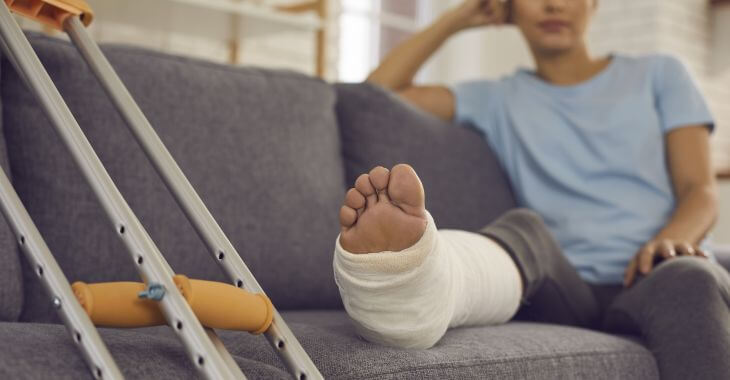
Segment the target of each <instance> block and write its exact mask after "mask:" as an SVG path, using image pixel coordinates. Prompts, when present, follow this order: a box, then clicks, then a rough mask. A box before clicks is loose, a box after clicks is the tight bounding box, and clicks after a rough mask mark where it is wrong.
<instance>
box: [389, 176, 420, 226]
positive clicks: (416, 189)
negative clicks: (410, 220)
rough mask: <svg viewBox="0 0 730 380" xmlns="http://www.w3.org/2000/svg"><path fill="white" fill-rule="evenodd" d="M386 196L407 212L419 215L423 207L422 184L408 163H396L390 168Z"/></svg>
mask: <svg viewBox="0 0 730 380" xmlns="http://www.w3.org/2000/svg"><path fill="white" fill-rule="evenodd" d="M388 196H390V198H391V200H392V203H395V204H397V205H398V207H400V208H401V209H403V210H404V211H406V212H407V213H409V214H413V215H420V214H421V213H422V212H423V210H424V209H425V202H426V196H425V193H424V190H423V184H422V183H421V180H420V179H419V178H418V175H417V174H416V171H415V170H413V168H412V167H411V166H410V165H406V164H398V165H396V166H394V167H393V169H391V171H390V180H389V181H388Z"/></svg>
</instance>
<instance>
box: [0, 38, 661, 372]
mask: <svg viewBox="0 0 730 380" xmlns="http://www.w3.org/2000/svg"><path fill="white" fill-rule="evenodd" d="M29 38H30V39H31V41H32V44H33V46H34V47H35V49H36V51H37V53H38V54H39V56H40V58H41V60H42V61H43V63H44V64H45V66H46V68H47V69H48V71H49V73H50V75H51V77H52V78H53V79H54V81H55V83H56V85H57V87H58V88H59V90H60V91H61V93H62V94H63V95H64V97H65V99H66V101H67V103H68V105H69V107H70V108H71V110H72V111H73V112H74V114H75V115H76V117H77V120H78V121H79V124H80V125H81V126H82V128H83V129H84V131H85V133H86V135H87V137H88V139H89V140H90V142H91V143H92V145H93V146H94V148H95V150H96V152H97V154H98V155H99V156H100V158H101V160H102V161H103V163H104V164H105V166H106V167H107V170H108V171H109V173H110V174H111V176H112V178H113V179H114V180H115V181H116V183H117V185H118V187H119V188H120V190H121V192H122V194H123V195H124V197H125V199H126V200H127V201H128V203H129V204H130V206H131V207H132V209H133V210H134V211H135V212H136V213H137V215H138V216H139V218H140V220H141V221H142V223H143V224H144V226H145V227H146V228H147V230H148V231H149V233H150V235H151V237H152V238H153V240H154V241H155V242H156V243H157V244H158V246H159V248H160V249H161V251H162V252H163V253H164V254H165V256H166V258H167V259H168V261H169V262H170V264H171V266H172V267H173V268H174V269H175V270H176V272H178V273H183V274H186V275H188V276H189V277H192V278H203V279H211V280H217V281H226V279H225V278H224V276H223V274H222V272H221V271H220V269H219V268H218V266H217V265H216V264H215V262H214V261H213V260H212V259H211V258H210V256H209V254H208V253H207V251H206V249H205V247H204V245H203V244H202V243H201V242H200V240H199V238H198V236H197V235H196V234H195V232H194V230H193V229H192V227H191V226H190V224H189V223H188V222H187V220H186V219H185V218H184V216H183V214H182V212H181V211H180V210H179V208H178V207H177V206H176V204H175V202H174V200H173V199H172V197H171V196H170V195H169V194H168V192H167V190H166V189H165V186H164V185H163V183H162V181H161V180H160V179H159V178H158V176H157V174H156V173H155V172H154V170H153V169H152V167H151V165H150V164H149V162H148V161H147V159H146V157H145V156H144V155H143V153H142V151H141V149H140V148H139V146H138V145H137V144H136V142H135V141H134V139H133V138H132V136H131V134H130V132H129V131H128V129H127V127H126V126H125V124H124V123H123V121H122V119H121V117H120V116H119V115H118V114H117V112H116V111H115V109H114V108H113V107H112V105H111V103H110V101H109V100H108V98H107V97H106V96H105V95H104V94H103V92H102V89H101V87H100V86H99V84H98V83H97V81H96V80H95V78H94V77H93V76H92V75H91V73H90V72H89V70H88V69H87V67H86V65H85V63H84V62H83V61H82V59H81V58H80V57H79V55H78V53H77V52H76V50H75V49H74V48H73V47H72V46H71V45H70V44H68V43H67V42H64V41H61V40H57V39H52V38H47V37H43V36H39V35H36V34H29ZM104 50H105V52H106V54H107V56H108V57H109V59H110V61H111V62H112V64H113V65H114V67H115V68H116V69H117V71H118V73H119V74H120V76H121V77H122V79H123V80H124V81H125V83H126V84H127V86H128V88H129V89H130V91H131V92H132V94H133V95H134V97H135V98H136V100H137V101H138V103H139V105H140V107H141V108H142V109H143V111H144V112H145V113H146V115H147V117H148V118H149V119H150V121H151V122H152V125H153V126H155V128H156V130H157V132H158V133H159V135H160V137H161V139H162V140H163V141H164V142H165V143H166V145H167V147H168V148H169V150H170V152H171V153H172V155H173V156H174V157H175V158H176V159H177V161H178V163H179V164H180V166H181V167H182V168H183V171H184V172H185V173H186V174H187V176H188V177H189V179H190V181H191V182H192V184H193V185H194V186H195V188H196V189H197V190H198V192H199V193H200V195H201V197H202V198H203V200H204V201H205V202H206V204H207V205H208V207H209V209H210V210H211V212H212V213H213V215H214V216H215V217H216V219H217V220H218V221H219V223H220V224H221V226H222V228H223V229H224V231H225V232H226V233H227V235H228V237H229V238H230V239H231V241H232V242H233V244H234V246H236V247H237V249H238V251H239V253H240V254H241V255H242V256H243V259H244V261H245V262H246V263H247V264H248V266H249V267H250V268H251V270H252V271H253V273H254V274H255V275H256V277H257V278H258V280H259V282H260V283H261V285H262V286H263V287H264V289H265V290H266V291H267V293H268V295H269V296H270V298H271V299H272V301H273V302H274V304H275V305H277V307H278V308H279V309H280V310H281V311H282V315H283V316H284V319H285V320H286V321H287V322H288V324H289V326H290V327H291V328H292V330H293V331H294V333H295V334H296V335H297V336H298V337H299V339H300V342H301V343H302V345H303V346H304V348H305V349H306V350H307V352H308V353H309V355H310V356H311V357H312V359H313V361H314V362H315V364H316V365H317V366H318V368H319V369H320V371H321V372H322V374H323V375H324V376H325V377H327V378H393V379H396V378H397V379H403V378H459V379H461V378H521V379H578V378H585V379H603V378H622V379H651V378H657V377H658V374H657V367H656V363H655V361H654V358H653V356H652V354H651V353H650V352H649V351H648V350H647V349H646V348H645V347H644V346H643V345H642V342H641V338H640V337H628V336H614V335H609V334H605V333H601V332H596V331H590V330H584V329H580V328H572V327H564V326H553V325H545V324H537V323H527V322H510V323H507V324H505V325H501V326H493V327H478V328H460V329H454V330H451V331H449V332H448V333H447V334H446V335H445V337H444V338H443V339H442V340H441V341H440V342H439V343H438V344H437V345H436V346H435V347H434V348H432V349H429V350H400V349H394V348H388V347H381V346H378V345H374V344H370V343H368V342H365V341H363V340H362V339H360V338H358V337H357V336H356V335H355V334H354V330H353V328H352V326H351V325H350V323H349V320H348V317H347V315H346V313H345V312H344V311H343V309H342V303H341V300H340V298H339V294H338V292H337V287H336V285H335V283H334V280H333V276H332V266H331V265H332V252H333V244H334V239H335V238H336V236H337V234H338V231H339V227H338V211H339V207H340V205H341V202H342V200H343V198H344V194H345V191H346V190H347V188H348V187H349V184H351V183H353V181H354V179H355V177H356V176H357V175H358V174H359V173H361V172H363V171H366V170H368V169H369V168H371V167H372V166H374V165H376V164H380V165H384V166H390V165H393V164H395V163H397V162H408V163H410V164H412V165H413V166H414V167H415V168H416V170H417V171H418V172H419V174H420V175H421V178H422V180H423V182H424V185H425V186H426V196H427V197H426V198H427V207H428V209H429V210H430V211H431V213H432V214H433V216H434V218H435V220H436V222H437V224H438V225H439V227H441V228H461V229H467V230H473V229H476V228H479V227H481V226H483V225H485V224H487V223H489V222H490V221H491V220H493V219H494V218H495V217H497V216H498V215H499V214H500V213H502V212H504V211H505V210H507V209H509V208H511V207H514V206H515V203H514V200H513V198H512V195H511V192H510V189H509V186H508V184H507V182H506V180H505V178H504V176H503V174H502V172H501V171H500V169H499V166H498V164H497V162H496V160H495V159H494V157H493V156H492V155H491V153H490V151H489V149H488V146H487V144H486V142H485V141H484V140H483V138H482V136H480V135H479V134H478V133H477V132H475V130H474V129H472V128H469V127H460V126H453V125H448V124H444V123H442V122H439V121H437V120H435V119H434V118H431V117H429V116H427V115H424V114H423V113H420V112H418V111H417V110H415V109H414V108H412V107H411V106H409V105H407V104H405V103H402V102H400V101H398V100H397V99H395V98H394V97H393V96H392V95H391V94H389V93H387V92H385V91H382V90H380V89H378V88H375V87H372V86H369V85H366V84H355V85H329V84H327V83H324V82H322V81H320V80H317V79H312V78H309V77H306V76H303V75H300V74H295V73H291V72H282V71H272V70H261V69H253V68H233V67H227V66H222V65H216V64H212V63H207V62H201V61H196V60H191V59H186V58H180V57H174V56H168V55H163V54H159V53H155V52H149V51H145V50H141V49H136V48H130V47H124V46H105V47H104ZM0 74H1V76H0V90H1V91H2V96H1V98H0V106H1V108H0V109H1V111H2V119H1V120H2V124H1V125H0V127H1V128H2V135H1V136H2V137H3V138H1V139H0V164H2V165H3V167H4V168H5V169H6V171H7V172H8V174H9V175H10V176H11V179H12V181H13V184H14V186H15V188H16V190H17V191H18V193H19V195H20V197H21V199H22V200H23V202H24V204H25V205H26V207H27V208H28V210H29V212H30V214H31V216H32V218H33V220H34V221H35V223H36V224H37V226H38V228H39V230H40V231H41V233H42V234H43V236H44V237H45V239H46V242H47V243H48V245H49V247H50V248H51V251H52V252H53V253H54V255H55V257H56V259H57V260H58V261H59V263H60V265H61V267H62V269H63V270H64V272H65V274H66V276H67V277H68V278H69V280H70V281H77V280H81V281H85V282H100V281H119V280H137V279H138V277H137V275H136V271H135V269H134V266H133V265H132V262H131V260H130V259H129V257H128V255H127V253H126V251H125V250H124V247H123V245H122V244H121V242H120V241H119V240H118V239H117V236H116V234H115V233H114V230H113V226H112V224H111V223H109V222H108V220H107V219H106V217H105V215H104V214H103V212H102V210H101V207H100V206H99V204H98V203H97V201H96V199H95V198H94V196H93V194H92V192H91V189H90V187H89V186H88V185H87V184H86V183H85V182H84V180H83V179H82V177H81V174H80V171H79V170H78V168H76V166H75V165H74V164H73V162H72V160H71V157H70V155H69V153H68V152H67V150H66V148H65V147H64V146H63V145H62V144H61V142H60V140H59V139H58V138H57V137H56V134H55V131H54V130H53V128H52V127H51V125H50V124H49V123H48V121H47V120H46V118H45V116H44V115H43V113H42V112H41V110H40V108H39V107H38V105H37V104H36V101H35V99H34V98H33V97H32V95H31V94H30V93H29V91H28V90H27V89H26V87H25V86H24V84H23V82H22V80H21V79H20V78H19V77H18V75H17V74H16V73H15V70H14V69H13V67H12V65H11V64H10V63H9V62H8V61H7V60H5V59H3V60H2V64H1V66H0ZM0 319H1V320H2V322H0V378H16V379H44V378H54V379H61V378H62V379H65V378H68V379H79V378H88V377H90V375H89V372H88V371H87V369H86V366H85V364H84V362H83V360H82V358H81V356H80V354H79V353H78V351H77V350H76V348H75V346H74V344H73V343H72V340H71V339H70V337H69V336H68V335H69V334H68V333H67V332H66V330H65V328H64V326H63V325H61V324H59V319H58V317H57V316H56V314H55V313H54V310H53V309H52V306H51V303H50V300H49V298H48V296H47V295H46V294H44V292H43V290H42V288H41V286H40V284H39V282H38V281H37V280H36V276H35V274H34V273H33V271H32V270H31V268H29V267H28V265H27V263H26V261H25V258H24V257H22V255H21V254H20V253H19V251H18V249H17V245H16V242H15V238H14V236H12V233H11V232H10V230H9V228H8V227H7V225H6V224H5V222H4V220H2V221H0ZM100 332H101V335H102V338H103V339H104V341H105V342H106V344H107V345H108V347H109V349H110V351H111V353H112V355H113V356H114V357H115V359H116V361H117V363H118V364H119V366H120V367H121V369H122V371H123V372H124V374H125V375H126V376H127V377H128V378H150V379H152V378H154V379H166V378H169V379H177V378H194V377H196V376H198V375H197V373H196V372H195V370H194V369H193V367H192V365H191V364H190V363H189V362H188V361H187V359H186V357H185V353H184V351H183V348H182V345H181V344H180V343H179V342H178V340H177V338H176V337H175V336H174V335H173V333H172V332H171V331H169V329H168V328H166V327H154V328H144V329H130V330H122V329H100ZM220 335H221V337H222V339H223V341H224V342H225V344H226V346H227V347H228V349H229V351H230V352H231V354H232V355H233V357H234V359H235V360H236V361H237V362H238V364H239V365H240V366H241V368H242V369H243V370H244V372H245V373H246V374H247V375H248V376H249V377H250V378H288V376H289V375H288V373H287V372H286V371H285V370H284V367H283V365H282V364H281V363H280V362H279V359H278V358H277V356H276V355H275V354H274V352H273V351H272V350H271V349H270V347H269V346H268V344H267V342H266V341H265V340H264V339H263V338H262V337H260V336H253V335H250V334H247V333H240V332H231V331H220Z"/></svg>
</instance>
